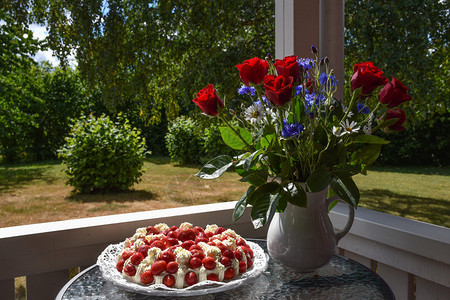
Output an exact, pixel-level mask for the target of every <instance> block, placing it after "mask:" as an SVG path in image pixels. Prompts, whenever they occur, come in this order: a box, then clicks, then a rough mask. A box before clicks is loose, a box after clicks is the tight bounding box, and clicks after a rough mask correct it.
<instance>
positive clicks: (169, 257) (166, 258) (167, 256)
mask: <svg viewBox="0 0 450 300" xmlns="http://www.w3.org/2000/svg"><path fill="white" fill-rule="evenodd" d="M176 258H177V257H176V256H175V254H173V253H172V252H168V251H164V252H163V254H161V256H160V257H159V259H160V260H164V261H165V262H166V263H170V262H171V261H174V260H175V259H176Z"/></svg>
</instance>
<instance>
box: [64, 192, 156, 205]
mask: <svg viewBox="0 0 450 300" xmlns="http://www.w3.org/2000/svg"><path fill="white" fill-rule="evenodd" d="M156 198H157V194H155V193H152V192H149V191H145V190H132V191H127V192H121V193H114V194H72V195H70V196H68V197H66V199H67V200H69V201H74V202H82V203H89V202H92V203H100V202H106V203H111V202H116V203H124V202H137V201H148V200H153V199H156Z"/></svg>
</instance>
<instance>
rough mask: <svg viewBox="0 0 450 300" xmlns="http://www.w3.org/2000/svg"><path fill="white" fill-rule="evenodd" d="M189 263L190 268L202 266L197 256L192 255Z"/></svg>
mask: <svg viewBox="0 0 450 300" xmlns="http://www.w3.org/2000/svg"><path fill="white" fill-rule="evenodd" d="M189 265H190V267H191V269H197V268H200V267H201V266H202V260H201V259H200V258H198V257H193V258H191V260H189Z"/></svg>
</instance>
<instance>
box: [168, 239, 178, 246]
mask: <svg viewBox="0 0 450 300" xmlns="http://www.w3.org/2000/svg"><path fill="white" fill-rule="evenodd" d="M167 244H168V245H170V246H175V245H178V240H177V239H176V238H171V237H170V238H167Z"/></svg>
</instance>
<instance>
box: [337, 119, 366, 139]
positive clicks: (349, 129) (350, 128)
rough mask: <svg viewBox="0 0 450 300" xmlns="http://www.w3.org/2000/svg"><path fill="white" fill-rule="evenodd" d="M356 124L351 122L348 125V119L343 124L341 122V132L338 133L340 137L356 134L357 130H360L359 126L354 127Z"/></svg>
mask: <svg viewBox="0 0 450 300" xmlns="http://www.w3.org/2000/svg"><path fill="white" fill-rule="evenodd" d="M356 124H357V123H356V122H355V121H352V122H351V123H349V121H348V119H346V120H345V121H344V122H341V128H340V129H342V130H343V131H342V133H340V136H343V135H344V134H350V133H355V132H358V130H359V129H361V127H360V126H356Z"/></svg>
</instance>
